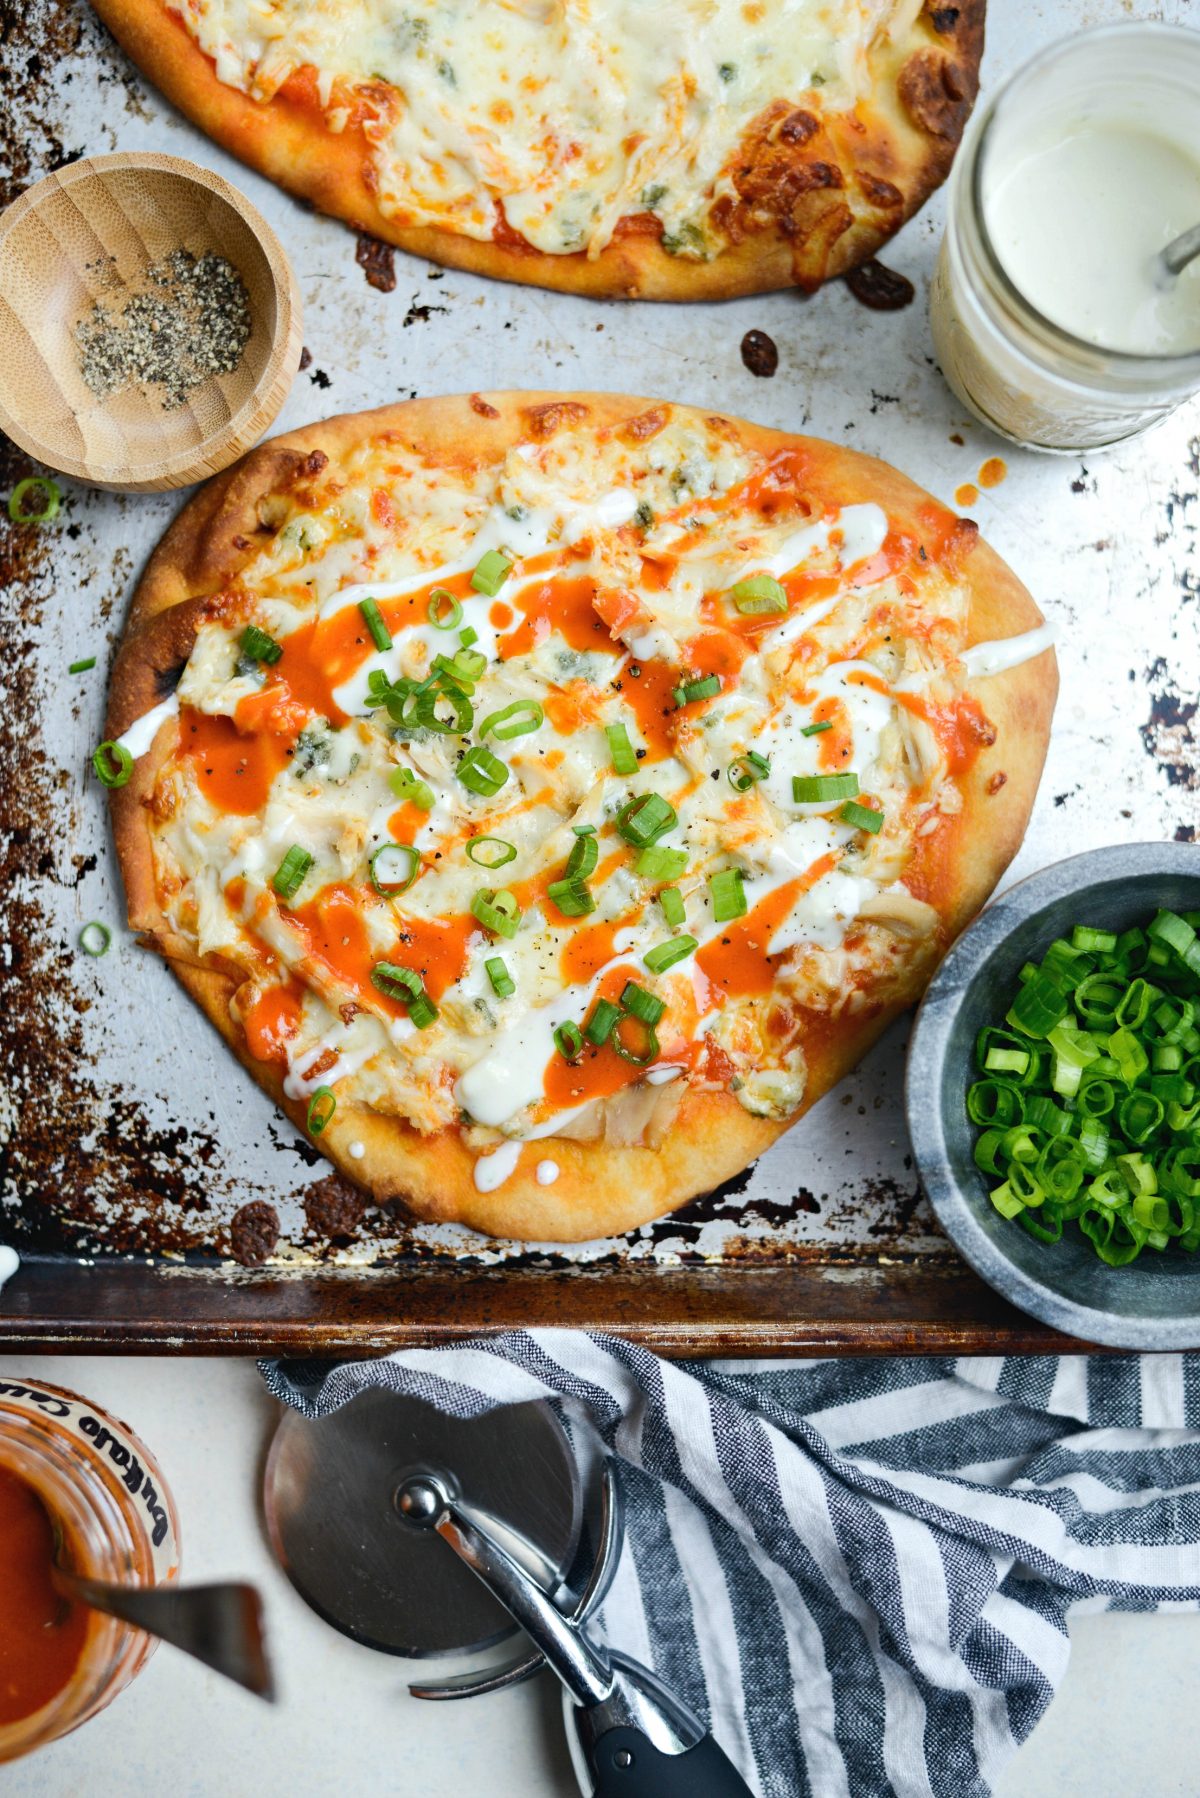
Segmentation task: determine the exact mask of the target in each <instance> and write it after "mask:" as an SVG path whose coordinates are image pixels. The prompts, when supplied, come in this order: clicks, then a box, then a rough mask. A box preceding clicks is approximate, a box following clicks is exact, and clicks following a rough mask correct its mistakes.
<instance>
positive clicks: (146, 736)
mask: <svg viewBox="0 0 1200 1798" xmlns="http://www.w3.org/2000/svg"><path fill="white" fill-rule="evenodd" d="M178 712H179V695H178V693H172V694H171V697H170V698H169V699H164V700H163V701H162V702H161V703H160V704H159V705H156V706H154V707H152V708H151V710H150V711H148V712H143V713H142V715H141V717H140V718H135V719H134V721H133V723H132V724H131V725H130V726H129V729H128V730H127V731H126V732H125V733H124V735H123V736H120V737H118V738H117V744H118V747H119V748H121V749H124V750H127V751H128V753H129V754H130V755H131V756H132V757H133V759H134V761H135V762H136V761H138V760H139V759H140V758H141V757H142V756H144V755H147V754H149V751H150V747H151V745H152V744H153V742H154V739H155V737H156V736H157V735H158V727H159V725H160V724H165V723H166V721H167V719H168V718H174V717H176V716H177V715H178Z"/></svg>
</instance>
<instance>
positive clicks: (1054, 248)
mask: <svg viewBox="0 0 1200 1798" xmlns="http://www.w3.org/2000/svg"><path fill="white" fill-rule="evenodd" d="M1197 224H1200V32H1196V31H1189V30H1181V29H1177V28H1175V27H1172V26H1167V25H1153V24H1145V25H1142V24H1125V25H1114V26H1107V27H1104V28H1102V29H1099V30H1094V31H1086V32H1081V33H1080V34H1079V35H1077V36H1075V37H1073V38H1070V39H1068V40H1067V41H1066V42H1064V43H1060V44H1057V45H1055V46H1054V47H1053V48H1051V49H1050V50H1047V51H1046V52H1045V53H1044V54H1043V55H1041V56H1039V57H1038V58H1037V59H1036V60H1035V61H1034V62H1032V63H1030V64H1028V65H1027V66H1026V67H1025V68H1024V69H1022V70H1021V71H1020V72H1019V73H1018V74H1017V75H1016V76H1014V77H1013V79H1012V80H1011V81H1009V82H1008V84H1007V85H1006V86H1005V87H1003V88H1001V90H1000V92H999V93H998V95H997V96H996V98H995V100H993V102H992V104H991V105H990V106H989V107H987V108H985V109H984V110H983V111H982V112H981V113H979V114H977V115H976V118H975V121H974V123H973V126H972V128H971V131H970V133H969V135H968V138H967V140H966V142H965V143H964V145H963V148H962V151H961V152H960V155H959V158H958V161H957V164H956V166H955V170H954V175H953V179H952V183H951V190H950V217H949V223H948V225H947V228H946V236H945V239H944V241H943V244H942V251H941V257H940V260H939V263H938V267H937V272H936V274H935V276H934V281H933V287H932V292H931V298H930V305H931V325H932V330H933V341H934V347H935V350H936V353H937V356H938V360H939V361H940V363H941V366H942V371H943V373H944V374H945V376H946V379H947V381H948V382H949V383H950V386H951V387H952V388H953V389H954V391H955V393H956V394H957V395H958V397H959V398H960V399H961V400H962V401H963V403H964V404H965V405H966V406H968V407H969V408H970V410H971V411H972V412H973V413H974V414H975V416H976V417H977V418H979V419H981V420H982V421H983V423H984V424H986V425H989V426H990V427H991V428H992V430H994V431H998V432H999V433H1000V435H1001V436H1003V437H1007V438H1009V439H1010V441H1012V442H1014V443H1018V444H1022V445H1025V446H1027V447H1030V448H1034V449H1047V450H1059V451H1071V450H1080V449H1095V448H1098V447H1100V446H1102V445H1104V444H1109V443H1117V442H1119V441H1120V440H1121V439H1122V438H1125V437H1132V436H1134V435H1136V433H1137V432H1139V431H1144V430H1145V429H1147V427H1148V426H1150V425H1152V424H1154V423H1156V422H1157V421H1158V420H1159V419H1160V418H1162V417H1164V416H1165V415H1166V414H1167V413H1168V412H1170V411H1172V410H1173V408H1174V407H1175V406H1177V405H1178V404H1179V403H1180V401H1181V400H1183V399H1185V398H1186V397H1187V396H1188V395H1189V394H1192V393H1195V392H1196V391H1197V389H1200V260H1198V261H1196V262H1193V263H1191V264H1190V265H1189V266H1188V267H1187V268H1186V269H1184V271H1183V272H1182V273H1181V274H1179V275H1177V276H1175V277H1173V278H1170V277H1168V278H1166V279H1163V278H1161V277H1160V276H1159V274H1158V272H1157V271H1156V266H1155V264H1156V260H1157V258H1158V256H1159V254H1160V252H1161V251H1162V250H1163V249H1164V248H1165V247H1166V245H1167V244H1169V243H1170V242H1171V241H1172V240H1173V239H1174V238H1176V237H1178V236H1180V235H1181V234H1182V233H1183V232H1184V231H1187V230H1189V229H1190V228H1191V227H1192V226H1193V225H1197Z"/></svg>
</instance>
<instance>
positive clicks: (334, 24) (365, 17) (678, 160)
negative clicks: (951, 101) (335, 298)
mask: <svg viewBox="0 0 1200 1798" xmlns="http://www.w3.org/2000/svg"><path fill="white" fill-rule="evenodd" d="M897 6H898V0H760V3H759V4H757V5H756V6H755V7H754V8H753V9H751V8H749V7H747V6H746V5H745V4H744V0H656V3H655V4H653V5H648V4H646V0H519V3H518V0H503V3H501V0H355V4H354V6H353V7H347V6H346V5H345V4H343V3H342V0H184V6H183V13H184V19H185V22H186V24H187V27H188V29H189V30H190V31H191V33H192V35H193V36H194V37H195V39H196V41H197V42H198V43H199V45H200V46H201V48H202V49H204V50H205V51H206V52H207V53H208V54H209V55H210V56H212V57H213V59H214V62H215V65H216V73H217V78H218V80H220V81H223V82H225V83H226V84H227V85H230V86H235V87H238V88H241V89H242V90H243V91H244V92H246V93H249V94H252V95H253V96H254V97H255V98H256V99H269V98H270V97H271V96H272V95H273V94H274V93H276V92H277V91H278V90H279V88H280V87H281V86H282V85H283V83H284V82H285V81H286V80H287V79H288V77H289V76H290V75H292V74H293V73H294V72H295V71H296V70H298V69H302V68H311V69H314V70H315V71H316V72H317V90H318V95H319V98H320V101H321V104H322V106H323V107H324V108H325V113H326V119H327V122H328V124H329V126H330V129H332V130H341V129H342V128H344V126H345V123H346V120H347V116H348V106H349V103H350V101H351V99H352V97H354V93H355V90H357V98H358V104H359V106H360V107H361V108H362V109H363V110H365V113H366V118H367V130H366V136H367V141H368V145H369V151H368V153H369V155H370V158H371V161H372V164H373V171H372V172H373V181H372V185H373V186H374V188H375V190H376V193H377V197H378V201H379V204H380V207H381V209H382V210H383V211H384V213H385V214H387V215H389V216H391V217H394V218H395V219H396V220H397V222H399V223H404V224H410V225H439V226H441V227H442V228H443V229H447V230H451V231H455V232H458V233H461V234H463V235H466V236H470V237H476V238H482V239H488V238H490V237H491V236H492V233H493V230H494V228H495V224H496V218H497V206H498V205H502V206H503V209H504V215H505V217H506V219H507V221H508V223H509V224H510V225H511V226H512V227H513V228H514V229H515V230H517V231H519V232H520V233H521V235H522V236H523V237H524V238H525V240H526V241H527V242H528V243H531V244H533V245H534V246H535V247H536V248H537V249H539V250H542V251H544V252H546V253H548V254H550V255H563V254H569V253H571V252H573V251H578V250H586V251H587V252H588V253H589V254H592V255H595V254H597V253H598V252H599V251H600V250H601V249H602V248H603V247H604V245H605V244H607V243H608V242H609V241H610V239H611V237H612V234H613V232H614V231H615V229H616V227H617V225H618V223H619V222H620V220H621V218H622V217H624V216H626V215H629V214H634V213H641V212H652V213H654V214H655V215H656V216H657V218H658V219H659V220H660V221H661V223H662V227H663V242H664V245H665V246H666V247H667V248H668V249H669V250H671V251H673V252H674V253H675V254H680V255H692V256H697V255H699V256H703V255H706V254H709V253H711V251H712V249H713V248H714V247H715V245H714V240H713V237H712V235H711V227H710V226H709V222H708V212H709V208H710V207H711V205H712V203H713V200H714V198H715V196H716V194H717V192H718V191H719V190H720V183H721V181H722V179H723V174H724V171H725V169H726V166H727V164H728V163H729V161H730V158H731V156H732V155H733V153H734V152H735V151H736V149H737V146H738V144H739V143H740V141H741V139H742V137H743V135H744V133H745V131H746V129H747V127H748V126H749V125H750V123H751V121H752V120H753V119H755V118H756V117H757V115H758V114H760V113H761V112H762V111H763V110H764V108H766V107H767V106H768V105H770V104H771V102H772V101H774V100H777V99H778V98H779V97H780V96H784V97H786V98H787V99H789V100H790V101H792V102H796V103H798V102H799V101H800V100H801V99H802V98H805V99H806V103H807V105H808V106H810V107H812V108H818V107H819V108H821V109H822V110H824V111H826V112H833V111H844V110H848V109H849V108H851V107H852V106H853V104H854V102H855V100H856V98H857V97H858V96H859V95H860V93H861V92H862V91H863V90H864V88H865V86H866V83H867V79H868V70H867V52H868V48H869V46H870V44H871V41H872V38H873V36H874V34H875V32H876V31H877V30H878V29H879V28H881V27H882V26H884V25H885V22H886V21H887V19H888V18H889V16H890V15H891V14H892V13H893V12H894V11H896V10H897ZM382 84H386V86H384V85H382Z"/></svg>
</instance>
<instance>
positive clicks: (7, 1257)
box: [0, 1243, 21, 1287]
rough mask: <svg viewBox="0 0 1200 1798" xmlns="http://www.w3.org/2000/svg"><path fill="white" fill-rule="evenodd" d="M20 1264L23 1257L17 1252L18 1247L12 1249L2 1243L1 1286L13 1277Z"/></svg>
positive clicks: (0, 1250)
mask: <svg viewBox="0 0 1200 1798" xmlns="http://www.w3.org/2000/svg"><path fill="white" fill-rule="evenodd" d="M20 1265H21V1257H20V1256H19V1255H18V1254H17V1251H16V1249H10V1248H8V1247H7V1246H6V1245H5V1244H3V1243H0V1287H2V1286H4V1285H5V1283H6V1282H7V1281H8V1280H11V1279H12V1277H13V1275H14V1274H15V1273H16V1271H17V1269H18V1268H19V1267H20Z"/></svg>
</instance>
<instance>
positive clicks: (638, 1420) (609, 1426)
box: [263, 1330, 1200, 1798]
mask: <svg viewBox="0 0 1200 1798" xmlns="http://www.w3.org/2000/svg"><path fill="white" fill-rule="evenodd" d="M263 1371H264V1375H265V1378H266V1381H267V1384H268V1386H269V1387H270V1389H271V1391H272V1392H274V1393H275V1394H276V1395H277V1396H278V1397H280V1398H282V1399H285V1400H286V1401H287V1402H288V1403H289V1404H292V1405H294V1406H296V1407H297V1408H298V1409H299V1410H301V1411H304V1412H306V1413H308V1414H309V1415H312V1416H317V1415H322V1414H324V1413H326V1412H328V1411H331V1410H334V1409H336V1408H337V1407H338V1406H340V1405H343V1404H345V1403H346V1402H347V1400H348V1399H350V1398H353V1397H354V1395H355V1394H356V1393H358V1392H359V1391H361V1390H362V1388H363V1387H364V1386H368V1385H379V1386H387V1387H392V1388H394V1389H395V1390H396V1391H400V1392H406V1393H411V1394H413V1395H415V1396H417V1397H419V1398H422V1399H425V1400H427V1401H429V1402H432V1403H433V1404H435V1405H437V1406H439V1407H441V1408H442V1409H443V1410H446V1411H449V1412H452V1413H454V1415H455V1416H459V1417H469V1416H474V1415H476V1414H478V1413H479V1412H481V1411H485V1410H488V1409H491V1408H492V1407H494V1406H496V1405H504V1404H511V1403H513V1402H515V1401H524V1400H528V1399H531V1398H543V1397H548V1398H551V1399H554V1400H556V1401H561V1403H562V1406H563V1408H564V1410H565V1412H566V1414H567V1415H568V1418H569V1420H570V1425H571V1430H572V1436H573V1437H574V1438H575V1440H576V1441H577V1442H578V1441H579V1439H580V1435H581V1432H586V1431H587V1430H589V1429H594V1431H595V1432H597V1433H598V1437H599V1440H600V1441H601V1442H602V1443H603V1445H604V1447H605V1448H606V1449H607V1450H608V1451H609V1452H610V1453H611V1454H613V1455H615V1456H617V1457H618V1458H619V1460H620V1462H621V1464H622V1467H621V1471H622V1474H623V1476H624V1478H623V1485H624V1489H625V1495H626V1499H627V1505H628V1519H627V1532H628V1533H627V1543H626V1549H625V1553H624V1555H623V1556H622V1560H621V1566H620V1569H619V1572H618V1574H617V1578H616V1580H615V1582H614V1584H613V1587H612V1590H611V1592H610V1593H609V1596H608V1598H607V1600H606V1602H605V1604H604V1607H603V1612H602V1615H601V1617H600V1618H599V1619H598V1624H599V1631H598V1633H600V1634H601V1635H604V1636H606V1637H607V1638H608V1639H609V1640H610V1641H611V1642H612V1643H613V1644H614V1646H620V1647H621V1648H623V1649H624V1650H625V1651H626V1652H628V1653H630V1654H632V1655H634V1656H635V1657H637V1658H638V1659H639V1660H641V1661H643V1662H646V1663H647V1664H649V1665H652V1666H654V1667H656V1668H657V1669H658V1671H659V1673H660V1674H661V1676H662V1677H663V1678H664V1679H665V1680H666V1681H667V1683H668V1684H669V1685H671V1686H672V1687H674V1688H675V1690H677V1691H678V1692H679V1693H680V1694H681V1696H683V1697H684V1698H685V1699H686V1700H687V1701H688V1702H689V1703H690V1704H691V1706H692V1707H693V1709H694V1710H696V1711H697V1712H699V1713H700V1714H701V1715H702V1716H703V1717H704V1718H705V1719H706V1721H708V1723H709V1724H710V1726H711V1728H712V1729H713V1731H714V1733H715V1734H716V1736H717V1737H718V1739H719V1740H720V1741H721V1743H722V1744H723V1746H724V1747H725V1749H726V1751H727V1752H728V1753H729V1754H730V1755H731V1756H732V1757H733V1759H734V1760H735V1761H736V1762H737V1763H738V1764H739V1766H740V1767H741V1769H742V1772H743V1773H744V1775H745V1777H746V1778H747V1780H748V1781H749V1783H750V1785H751V1787H752V1788H753V1789H754V1790H755V1791H756V1792H758V1793H759V1794H761V1795H762V1798H810V1795H811V1798H876V1795H877V1794H878V1795H880V1798H882V1795H885V1794H887V1795H890V1794H898V1795H900V1798H986V1795H987V1793H988V1791H989V1788H990V1784H991V1781H992V1780H993V1779H994V1778H995V1776H996V1774H997V1773H998V1771H999V1769H1000V1768H1001V1767H1002V1766H1003V1764H1004V1762H1005V1761H1006V1760H1007V1758H1008V1756H1009V1755H1010V1754H1012V1752H1013V1751H1014V1749H1015V1748H1016V1746H1017V1745H1018V1744H1019V1743H1020V1742H1022V1741H1023V1740H1024V1739H1025V1737H1026V1736H1027V1735H1028V1734H1029V1732H1030V1730H1031V1729H1032V1728H1033V1727H1034V1725H1035V1723H1036V1722H1037V1721H1038V1718H1039V1717H1040V1716H1041V1715H1042V1713H1043V1711H1044V1710H1045V1709H1046V1706H1047V1705H1048V1704H1049V1703H1050V1700H1051V1698H1052V1697H1053V1695H1054V1691H1055V1688H1056V1686H1057V1685H1058V1683H1059V1681H1060V1680H1061V1679H1062V1677H1063V1673H1064V1672H1065V1670H1066V1665H1067V1658H1068V1654H1069V1652H1070V1651H1069V1646H1068V1641H1067V1631H1066V1617H1067V1613H1068V1612H1069V1610H1070V1609H1071V1608H1072V1607H1082V1608H1087V1609H1091V1610H1102V1609H1105V1608H1107V1607H1110V1606H1111V1607H1114V1608H1120V1609H1123V1610H1153V1609H1156V1608H1158V1607H1163V1606H1171V1607H1175V1608H1183V1609H1192V1608H1194V1607H1195V1606H1196V1604H1197V1601H1198V1600H1200V1358H1190V1357H1181V1356H1177V1355H1164V1356H1142V1357H1139V1356H1120V1357H1112V1358H1108V1357H1099V1356H1097V1357H1094V1358H1079V1359H1075V1358H1063V1359H1054V1358H1049V1357H1045V1358H1033V1359H1021V1358H1008V1359H996V1360H957V1361H956V1360H918V1359H913V1360H861V1361H844V1360H843V1361H809V1362H795V1361H791V1362H780V1361H761V1362H748V1361H712V1362H707V1363H692V1364H683V1365H679V1364H672V1363H670V1362H666V1361H661V1360H659V1359H658V1358H657V1357H656V1356H654V1355H652V1354H650V1353H648V1352H647V1351H646V1350H644V1349H639V1348H635V1347H632V1346H631V1345H630V1344H628V1343H625V1342H621V1341H618V1340H616V1339H614V1338H611V1337H600V1336H590V1335H587V1334H585V1333H582V1332H573V1331H555V1330H546V1331H538V1332H534V1333H526V1332H518V1333H513V1334H510V1335H505V1336H499V1337H495V1338H492V1339H490V1340H485V1341H478V1342H474V1343H470V1344H466V1345H463V1346H453V1347H447V1348H444V1349H430V1350H412V1351H408V1352H405V1353H403V1354H399V1355H396V1356H394V1357H392V1358H391V1359H389V1360H384V1361H371V1362H363V1363H357V1364H353V1365H343V1366H338V1365H330V1364H328V1363H319V1362H300V1361H290V1362H271V1363H264V1364H263ZM697 1798H700V1795H699V1794H698V1795H697Z"/></svg>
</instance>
